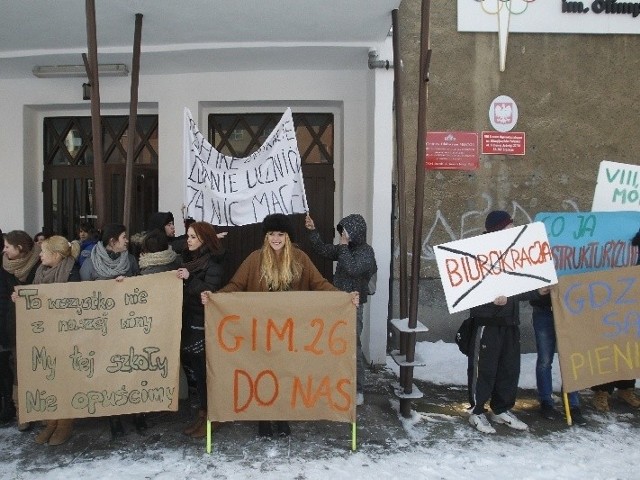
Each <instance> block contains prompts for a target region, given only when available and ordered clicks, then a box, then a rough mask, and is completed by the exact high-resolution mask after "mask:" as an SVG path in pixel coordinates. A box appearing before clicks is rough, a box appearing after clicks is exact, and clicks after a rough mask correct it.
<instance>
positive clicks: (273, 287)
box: [260, 233, 302, 292]
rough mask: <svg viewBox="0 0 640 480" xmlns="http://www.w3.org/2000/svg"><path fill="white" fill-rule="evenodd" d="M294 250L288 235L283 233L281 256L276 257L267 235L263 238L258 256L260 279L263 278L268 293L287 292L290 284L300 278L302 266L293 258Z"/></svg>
mask: <svg viewBox="0 0 640 480" xmlns="http://www.w3.org/2000/svg"><path fill="white" fill-rule="evenodd" d="M294 248H295V247H294V246H293V243H291V239H290V238H289V234H288V233H285V236H284V247H282V254H281V255H280V256H278V255H276V252H275V251H274V250H273V248H271V245H269V233H267V234H266V235H265V236H264V241H263V242H262V253H261V256H260V279H263V278H264V280H265V282H266V283H267V287H268V288H269V290H270V291H272V292H284V291H286V290H289V289H290V288H291V284H292V283H293V282H294V281H296V280H299V279H300V277H301V276H302V265H300V263H299V262H298V261H296V259H295V258H294V256H293V252H294V250H293V249H294Z"/></svg>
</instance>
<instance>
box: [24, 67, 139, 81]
mask: <svg viewBox="0 0 640 480" xmlns="http://www.w3.org/2000/svg"><path fill="white" fill-rule="evenodd" d="M32 73H33V74H34V75H35V76H36V77H39V78H60V77H84V78H87V70H86V69H85V67H84V65H43V66H37V65H36V66H35V67H33V70H32ZM98 75H100V76H101V77H126V76H127V75H129V69H128V68H127V66H126V65H125V64H124V63H108V64H100V65H98Z"/></svg>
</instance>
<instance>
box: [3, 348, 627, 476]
mask: <svg viewBox="0 0 640 480" xmlns="http://www.w3.org/2000/svg"><path fill="white" fill-rule="evenodd" d="M417 351H419V352H420V353H421V354H422V356H423V358H425V360H427V364H428V365H429V367H421V368H416V369H415V372H414V376H415V379H416V384H417V385H418V387H419V388H420V390H422V391H423V392H424V393H425V397H424V398H423V399H420V400H417V401H415V402H414V404H413V406H414V409H413V412H412V413H413V415H412V417H411V418H409V419H405V418H402V417H401V416H400V415H399V414H398V402H397V400H395V399H394V398H393V397H392V396H391V395H390V394H389V385H390V384H391V383H393V382H394V381H395V379H396V374H397V372H396V369H395V367H394V366H393V365H392V364H391V363H388V366H387V367H386V368H378V369H376V371H371V372H368V374H367V385H366V390H365V405H364V406H362V407H358V438H357V440H358V450H357V451H356V452H351V450H350V426H349V425H347V424H340V423H332V422H292V430H293V433H292V436H291V437H290V438H288V439H279V438H278V439H273V440H270V441H264V440H260V439H258V438H256V432H255V430H256V426H255V424H254V423H251V422H244V423H243V422H235V423H233V424H228V425H225V426H224V427H223V428H222V429H220V430H219V431H218V432H215V433H214V437H213V452H212V453H211V454H210V455H209V454H207V453H206V452H205V445H204V442H203V441H198V440H192V439H189V438H187V437H184V436H183V435H182V434H181V433H180V432H181V430H182V428H184V426H185V425H186V423H187V422H188V421H189V417H190V415H191V411H192V409H191V408H190V406H189V405H188V404H187V403H185V404H184V405H182V406H181V409H180V411H179V412H178V413H166V412H165V413H158V414H151V415H150V417H149V430H148V432H147V434H146V435H145V436H140V435H138V434H137V433H135V431H134V430H133V425H132V424H131V423H127V422H125V429H127V431H128V434H127V435H126V436H125V437H124V438H123V439H120V440H118V441H115V442H114V441H111V439H110V436H109V428H108V425H107V422H106V420H105V419H81V420H78V421H77V422H76V429H75V431H74V435H73V437H72V439H71V440H70V441H69V442H68V443H67V444H65V445H62V446H59V447H48V446H46V445H36V444H35V443H34V442H33V438H34V436H35V434H36V431H35V430H34V431H31V432H25V433H20V432H18V431H17V430H16V428H15V425H10V426H8V427H6V428H2V429H0V477H1V478H3V479H47V480H49V479H64V480H69V479H75V478H84V479H92V478H100V479H201V478H202V479H204V478H207V479H210V478H216V479H261V480H265V479H267V480H268V479H296V480H307V479H308V480H312V479H331V480H339V479H347V478H348V479H369V478H372V479H396V478H397V479H407V478H414V479H475V478H482V479H505V478H511V477H514V476H515V477H517V478H519V479H535V480H537V479H549V478H554V479H581V480H583V479H635V478H640V472H637V471H636V470H637V468H638V463H639V460H640V454H639V453H638V445H639V444H640V429H639V428H638V427H639V426H640V412H637V411H634V410H632V409H631V408H629V407H626V406H625V405H622V404H621V403H620V402H618V401H617V400H616V401H613V402H612V412H611V413H608V414H604V415H603V414H599V413H597V412H595V410H593V409H592V408H591V407H590V406H589V404H588V401H589V399H590V396H591V394H590V392H588V391H586V392H584V400H585V402H584V407H583V411H584V413H585V416H586V418H587V420H588V421H589V424H588V425H587V426H586V427H568V426H567V425H566V424H565V423H563V422H562V421H548V420H544V419H542V418H541V417H540V416H539V415H538V413H537V401H536V399H535V391H534V390H533V388H534V380H533V379H534V375H533V371H532V369H533V365H534V362H535V355H533V354H526V355H523V359H522V375H521V382H520V386H521V390H520V392H519V399H518V404H517V405H516V408H515V413H516V414H517V415H518V417H519V418H520V419H522V420H523V421H525V422H526V423H528V424H529V430H528V431H525V432H517V431H514V430H511V429H509V428H508V427H506V426H503V425H497V426H495V427H496V430H497V433H496V434H495V435H486V434H482V433H480V432H477V431H476V430H474V429H473V428H471V426H470V425H469V424H468V423H467V419H466V417H465V412H464V411H465V409H466V407H467V404H466V389H465V388H464V386H463V384H464V382H465V381H466V380H465V369H466V363H465V360H466V358H465V357H464V356H462V355H461V354H460V353H459V352H458V351H457V347H456V346H455V345H453V344H446V343H442V342H437V343H428V342H420V343H419V344H418V346H417ZM556 377H557V375H556Z"/></svg>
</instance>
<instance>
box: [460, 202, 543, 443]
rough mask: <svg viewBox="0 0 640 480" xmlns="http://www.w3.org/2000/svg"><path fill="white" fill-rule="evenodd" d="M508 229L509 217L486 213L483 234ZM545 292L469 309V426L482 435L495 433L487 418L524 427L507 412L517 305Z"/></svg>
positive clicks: (512, 388) (512, 391)
mask: <svg viewBox="0 0 640 480" xmlns="http://www.w3.org/2000/svg"><path fill="white" fill-rule="evenodd" d="M512 226H513V220H512V218H511V216H510V215H509V214H508V213H507V212H505V211H502V210H494V211H492V212H490V213H489V214H488V215H487V218H486V220H485V229H486V233H489V232H497V231H499V230H504V229H507V228H511V227H512ZM547 292H548V288H545V289H540V290H539V291H531V292H525V293H521V294H518V295H513V296H511V297H506V296H504V295H501V296H499V297H497V298H496V299H495V300H494V301H493V302H491V303H487V304H484V305H480V306H477V307H473V308H472V309H471V310H470V315H471V317H473V319H474V333H473V337H472V340H471V351H470V352H469V356H468V365H467V377H468V394H469V403H470V404H471V412H470V415H469V423H470V424H471V425H472V426H473V427H475V428H476V429H477V430H478V431H480V432H482V433H495V432H496V430H495V429H494V428H493V426H492V425H491V424H490V423H489V420H488V419H487V416H488V417H489V419H491V420H492V421H493V422H495V423H500V424H504V425H506V426H508V427H511V428H513V429H516V430H526V429H527V428H528V426H527V424H526V423H524V422H522V421H521V420H519V419H518V418H517V417H516V416H515V415H514V414H513V413H512V412H511V408H513V406H514V405H515V403H516V395H517V391H518V380H519V379H520V328H519V325H520V302H524V301H528V300H534V299H537V298H540V294H544V293H547ZM489 400H490V406H491V411H490V412H487V409H486V408H485V404H486V403H487V401H489Z"/></svg>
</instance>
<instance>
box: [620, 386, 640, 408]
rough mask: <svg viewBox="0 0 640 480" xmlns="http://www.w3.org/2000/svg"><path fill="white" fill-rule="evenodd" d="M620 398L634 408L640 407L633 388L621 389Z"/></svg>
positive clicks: (639, 401)
mask: <svg viewBox="0 0 640 480" xmlns="http://www.w3.org/2000/svg"><path fill="white" fill-rule="evenodd" d="M618 398H619V399H620V400H622V401H623V402H625V403H626V404H627V405H629V406H630V407H633V408H638V407H640V400H639V399H638V397H637V395H636V392H634V389H633V388H619V389H618Z"/></svg>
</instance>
